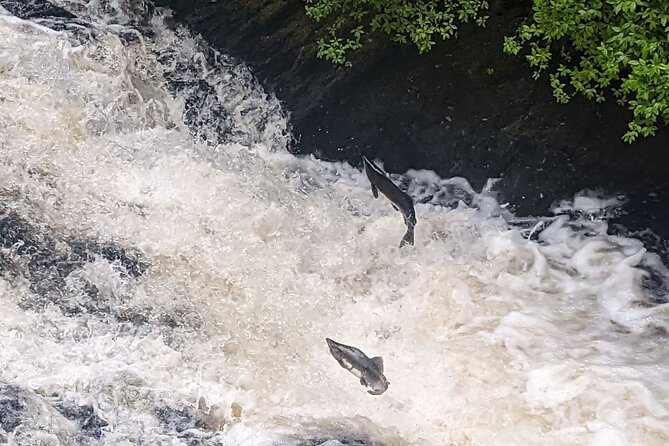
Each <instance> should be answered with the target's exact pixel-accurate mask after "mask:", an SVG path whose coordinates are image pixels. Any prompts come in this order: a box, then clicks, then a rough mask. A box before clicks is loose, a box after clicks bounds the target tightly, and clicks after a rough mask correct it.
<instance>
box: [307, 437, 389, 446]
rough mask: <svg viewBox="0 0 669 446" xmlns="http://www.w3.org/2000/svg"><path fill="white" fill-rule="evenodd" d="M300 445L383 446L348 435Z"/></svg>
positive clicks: (318, 439) (320, 439)
mask: <svg viewBox="0 0 669 446" xmlns="http://www.w3.org/2000/svg"><path fill="white" fill-rule="evenodd" d="M298 444H299V446H383V444H382V443H379V442H375V441H372V440H368V439H364V438H357V437H348V436H346V435H343V436H341V437H337V438H315V439H312V440H307V441H305V442H304V443H298Z"/></svg>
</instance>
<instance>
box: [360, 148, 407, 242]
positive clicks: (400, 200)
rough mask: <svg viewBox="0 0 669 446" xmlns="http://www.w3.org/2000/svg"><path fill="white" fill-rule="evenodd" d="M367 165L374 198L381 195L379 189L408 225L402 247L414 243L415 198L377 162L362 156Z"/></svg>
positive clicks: (366, 168)
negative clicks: (394, 181)
mask: <svg viewBox="0 0 669 446" xmlns="http://www.w3.org/2000/svg"><path fill="white" fill-rule="evenodd" d="M362 160H363V164H364V165H365V173H366V174H367V179H369V182H370V183H372V194H374V198H378V197H379V191H381V193H382V194H383V195H385V196H386V198H388V200H390V203H391V204H392V206H393V208H395V210H396V211H399V212H400V213H401V214H402V217H404V223H405V224H406V225H407V232H406V233H405V234H404V237H402V241H401V242H400V248H401V247H402V246H404V245H406V244H409V245H413V233H414V227H415V226H416V211H415V209H414V207H413V199H412V198H411V197H410V196H409V195H408V194H406V193H405V192H404V191H402V190H401V189H400V188H399V187H397V185H396V184H395V183H393V182H392V180H391V179H390V178H388V176H387V175H386V173H385V172H384V171H383V170H381V169H380V168H379V166H377V165H376V164H374V163H373V162H371V161H370V160H368V159H367V157H365V156H363V157H362Z"/></svg>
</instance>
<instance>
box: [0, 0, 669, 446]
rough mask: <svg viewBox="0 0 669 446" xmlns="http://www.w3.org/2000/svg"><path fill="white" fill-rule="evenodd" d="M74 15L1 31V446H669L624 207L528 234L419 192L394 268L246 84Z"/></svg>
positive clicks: (663, 395)
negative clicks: (611, 225) (363, 365)
mask: <svg viewBox="0 0 669 446" xmlns="http://www.w3.org/2000/svg"><path fill="white" fill-rule="evenodd" d="M57 4H58V5H60V6H62V7H65V8H66V9H67V10H68V11H70V12H71V13H73V14H74V15H76V16H77V19H64V20H58V19H48V20H36V19H35V20H33V21H30V20H24V19H20V18H17V17H15V16H12V15H11V14H9V13H8V12H7V11H6V10H4V9H2V10H0V11H2V14H1V15H0V144H1V146H2V150H1V151H0V163H1V165H2V175H0V270H1V271H2V279H1V280H0V302H1V303H2V311H0V363H2V367H1V368H0V442H6V443H9V444H19V445H28V444H30V445H33V444H37V445H53V444H64V445H69V444H91V445H95V444H104V445H119V444H161V445H182V444H183V445H191V444H198V445H199V444H202V445H261V444H262V445H274V444H302V445H305V444H306V445H318V444H326V445H328V446H335V445H340V444H358V445H363V444H386V445H417V444H423V445H449V444H453V445H458V446H461V445H502V444H503V445H592V446H595V445H597V446H599V445H664V444H668V443H669V384H667V382H669V353H668V349H667V347H666V343H667V340H668V333H669V305H668V304H667V303H666V301H667V286H666V283H667V277H668V276H669V275H668V274H667V270H666V268H664V266H663V265H662V264H661V262H660V261H659V260H658V258H657V257H656V256H654V255H652V254H650V253H647V252H646V251H645V249H644V247H643V244H642V243H641V242H640V241H638V240H635V239H632V238H625V237H621V236H613V235H608V234H607V225H606V223H605V222H604V221H603V220H602V218H601V217H602V216H605V215H606V213H607V212H610V210H611V209H614V208H616V207H618V206H620V202H619V201H618V200H612V199H611V197H596V196H593V195H588V194H585V193H584V194H579V195H578V196H576V197H572V198H569V199H568V200H564V201H562V202H561V203H560V204H559V205H558V206H557V207H556V209H555V210H556V213H557V215H550V216H546V217H542V218H533V219H519V218H516V217H514V216H513V215H512V214H511V213H510V212H508V211H507V210H506V207H505V205H504V204H501V203H499V202H498V201H497V200H496V199H495V196H494V194H493V193H492V192H491V190H492V188H493V184H492V182H491V184H490V185H489V186H490V187H487V188H485V189H484V190H483V191H478V192H477V191H474V190H473V189H472V188H471V187H470V185H469V184H468V183H467V181H466V179H462V178H453V179H441V178H438V177H437V176H436V175H435V174H434V173H432V172H428V171H409V172H407V173H406V174H405V175H402V176H394V177H393V179H395V180H396V181H397V182H398V183H400V184H402V186H403V187H404V188H406V189H407V190H408V192H409V193H410V194H411V195H412V196H413V197H414V198H415V200H416V203H417V204H416V213H417V219H418V225H417V227H416V244H415V246H414V247H408V248H403V249H399V248H398V247H397V245H398V243H399V240H400V239H401V237H402V235H403V233H404V230H405V228H404V227H403V223H402V219H401V217H400V215H399V214H398V213H397V212H395V211H394V210H393V209H392V208H391V206H390V205H389V204H388V203H387V202H386V201H384V200H383V199H378V200H375V199H374V198H373V196H372V193H371V190H370V187H369V183H368V181H367V179H366V177H365V176H364V174H363V173H362V172H360V171H358V170H356V169H354V168H352V167H350V166H349V165H348V164H346V163H327V162H323V161H319V160H316V159H313V158H296V157H294V156H292V155H290V154H288V152H287V151H286V146H287V144H288V140H289V138H290V134H289V125H288V120H287V118H286V116H285V114H284V112H283V111H282V110H281V107H280V105H279V103H278V101H277V100H276V99H275V98H274V97H272V96H271V95H268V94H267V93H266V92H264V91H262V89H261V88H260V87H259V86H258V85H257V84H256V83H255V81H254V80H253V78H252V76H251V74H250V73H249V72H248V70H247V69H246V68H245V67H244V66H243V65H241V64H239V63H237V62H235V61H233V60H231V59H229V58H227V57H226V56H224V55H220V54H217V53H216V52H214V51H212V50H211V49H210V48H208V47H207V46H206V44H205V43H204V42H202V41H200V40H198V39H197V38H194V37H192V36H191V35H190V34H189V33H188V32H187V31H186V30H184V29H182V28H179V27H177V28H175V27H174V26H173V25H172V24H170V23H169V18H168V16H167V15H166V13H165V11H160V10H158V11H155V12H153V11H148V10H147V9H146V8H145V7H144V4H143V3H142V2H123V1H122V0H118V1H108V2H101V1H90V2H84V1H83V0H82V1H60V2H57ZM546 193H550V191H546ZM564 198H565V197H556V200H558V199H564ZM326 336H327V337H331V338H333V339H335V340H337V341H339V342H343V343H346V344H350V345H354V346H356V347H359V348H361V349H362V350H363V351H364V352H365V353H367V354H368V355H369V356H370V357H371V356H377V355H380V356H383V358H384V362H385V369H386V370H385V375H386V377H387V378H388V380H389V381H390V387H389V389H388V391H387V392H386V393H384V394H383V395H381V396H376V397H375V396H370V395H368V394H367V393H366V391H365V389H364V388H363V387H362V386H360V384H359V383H358V381H357V380H356V379H355V378H354V377H353V376H352V375H350V374H349V373H348V372H347V371H346V370H344V369H342V368H341V367H340V366H339V365H338V364H337V363H336V361H335V360H334V359H333V358H332V357H331V356H330V355H329V353H328V351H327V346H326V344H325V339H324V338H325V337H326Z"/></svg>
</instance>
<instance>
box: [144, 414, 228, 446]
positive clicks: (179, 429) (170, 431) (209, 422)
mask: <svg viewBox="0 0 669 446" xmlns="http://www.w3.org/2000/svg"><path fill="white" fill-rule="evenodd" d="M154 413H155V415H156V417H157V418H158V419H159V420H160V422H161V425H162V428H163V431H164V434H165V435H168V436H174V437H177V438H179V439H180V440H181V441H185V442H186V444H188V445H189V446H223V445H224V444H227V443H226V442H225V441H224V439H223V438H222V436H221V435H220V434H221V432H222V430H223V424H224V420H222V419H217V418H216V417H214V416H212V415H210V414H209V413H207V412H204V411H203V410H200V409H199V408H194V407H188V406H183V407H173V406H168V405H164V406H160V407H157V408H156V409H155V412H154Z"/></svg>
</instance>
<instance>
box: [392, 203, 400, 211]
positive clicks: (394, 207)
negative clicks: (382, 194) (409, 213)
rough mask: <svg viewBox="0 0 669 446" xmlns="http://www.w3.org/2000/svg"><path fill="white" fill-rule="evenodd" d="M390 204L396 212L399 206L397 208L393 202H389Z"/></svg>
mask: <svg viewBox="0 0 669 446" xmlns="http://www.w3.org/2000/svg"><path fill="white" fill-rule="evenodd" d="M390 205H391V206H392V207H393V209H395V210H396V211H398V212H399V210H400V208H398V207H397V206H395V205H394V204H392V203H390Z"/></svg>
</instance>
